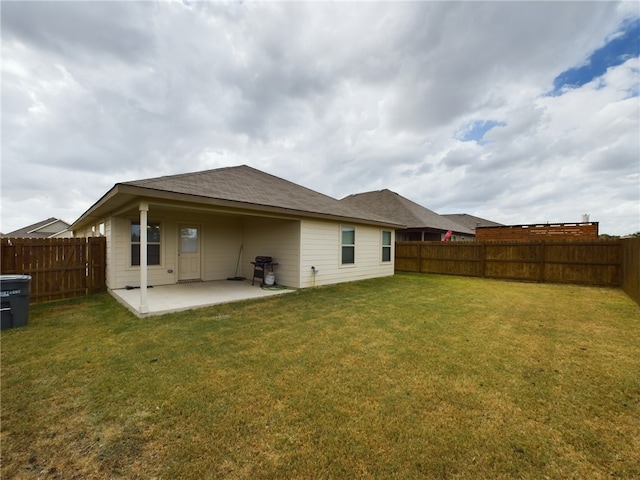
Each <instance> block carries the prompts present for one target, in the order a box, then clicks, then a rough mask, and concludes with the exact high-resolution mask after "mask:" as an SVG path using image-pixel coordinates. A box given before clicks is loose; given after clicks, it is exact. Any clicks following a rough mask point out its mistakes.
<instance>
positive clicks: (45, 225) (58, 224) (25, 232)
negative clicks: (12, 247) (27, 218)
mask: <svg viewBox="0 0 640 480" xmlns="http://www.w3.org/2000/svg"><path fill="white" fill-rule="evenodd" d="M3 236H4V237H10V238H70V237H73V232H72V231H71V230H69V224H68V223H67V222H65V221H63V220H60V219H58V218H54V217H51V218H47V219H46V220H42V221H41V222H38V223H34V224H33V225H29V226H28V227H24V228H19V229H18V230H14V231H13V232H9V233H5V234H4V235H3Z"/></svg>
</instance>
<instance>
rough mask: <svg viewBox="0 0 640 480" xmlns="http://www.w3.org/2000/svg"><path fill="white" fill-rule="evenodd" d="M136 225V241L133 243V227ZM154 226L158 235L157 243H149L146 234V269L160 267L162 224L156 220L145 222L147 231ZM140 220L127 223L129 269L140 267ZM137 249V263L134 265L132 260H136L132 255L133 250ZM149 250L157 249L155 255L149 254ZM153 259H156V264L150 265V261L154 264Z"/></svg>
mask: <svg viewBox="0 0 640 480" xmlns="http://www.w3.org/2000/svg"><path fill="white" fill-rule="evenodd" d="M134 225H137V226H138V241H134V239H133V237H134V234H133V226H134ZM154 226H157V229H158V235H157V238H158V240H157V241H150V240H149V235H148V233H147V267H157V266H161V265H162V222H160V221H158V220H150V221H148V222H147V230H148V229H149V228H153V227H154ZM139 235H140V220H131V222H129V265H130V266H131V267H139V266H140V238H139ZM135 247H137V250H138V254H137V261H138V263H134V259H135V258H136V256H135V255H134V253H133V249H134V248H135ZM150 249H154V250H155V249H157V254H154V253H152V252H150V251H149V250H150ZM155 258H157V263H151V261H154V262H155V260H154V259H155Z"/></svg>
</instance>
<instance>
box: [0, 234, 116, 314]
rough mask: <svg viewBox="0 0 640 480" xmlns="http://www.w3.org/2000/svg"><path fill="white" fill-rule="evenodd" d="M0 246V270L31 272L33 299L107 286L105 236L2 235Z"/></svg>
mask: <svg viewBox="0 0 640 480" xmlns="http://www.w3.org/2000/svg"><path fill="white" fill-rule="evenodd" d="M0 247H1V250H2V252H1V261H2V263H0V273H1V274H3V275H7V274H18V275H31V284H30V300H31V302H33V303H38V302H46V301H49V300H58V299H62V298H71V297H78V296H83V295H87V294H89V293H96V292H99V291H104V290H105V289H106V284H105V271H106V255H105V252H106V239H105V238H104V237H94V238H88V239H85V238H47V239H39V238H38V239H34V238H2V239H1V242H0ZM92 250H93V252H92Z"/></svg>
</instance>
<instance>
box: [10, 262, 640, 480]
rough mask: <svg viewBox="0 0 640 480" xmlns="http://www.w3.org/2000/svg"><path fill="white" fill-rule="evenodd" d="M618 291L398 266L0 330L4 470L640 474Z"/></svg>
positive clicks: (67, 311)
mask: <svg viewBox="0 0 640 480" xmlns="http://www.w3.org/2000/svg"><path fill="white" fill-rule="evenodd" d="M639 331H640V307H638V305H636V304H635V303H633V301H631V300H630V299H629V298H628V297H626V296H625V294H624V293H623V292H622V291H619V290H613V289H599V288H588V287H577V286H567V285H538V284H523V283H506V282H499V281H492V280H485V279H476V278H461V277H446V276H429V275H410V274H402V275H396V276H394V277H392V278H385V279H376V280H371V281H363V282H356V283H350V284H343V285H337V286H330V287H321V288H315V289H307V290H303V291H299V292H295V293H291V294H287V295H283V296H277V297H272V298H268V299H261V300H255V301H248V302H241V303H235V304H227V305H222V306H217V307H211V308H206V309H201V310H196V311H190V312H182V313H176V314H171V315H166V316H162V317H153V318H147V319H142V320H141V319H138V318H136V317H134V316H132V315H131V314H130V313H129V312H128V311H127V310H126V309H124V308H123V307H121V306H120V305H119V304H118V303H116V302H115V301H114V300H113V299H112V298H111V297H110V296H109V295H107V294H104V295H97V296H93V297H87V298H85V299H81V300H74V301H63V302H55V303H49V304H44V305H34V306H32V307H31V310H30V317H29V324H28V325H27V326H26V327H23V328H20V329H15V330H8V331H3V332H2V392H1V393H2V396H1V400H2V403H1V406H2V436H1V441H2V443H1V446H2V477H3V478H16V479H31V478H64V479H67V478H96V479H102V478H105V479H107V478H144V479H148V478H158V479H160V478H163V479H164V478H166V479H173V478H180V479H202V478H229V479H261V478H283V479H285V478H286V479H290V478H291V479H294V478H299V479H320V478H327V479H329V478H348V479H354V478H375V479H379V478H398V479H405V478H406V479H412V478H434V479H438V478H443V479H444V478H474V479H475V478H495V479H499V478H523V479H529V478H530V479H539V478H562V479H571V478H575V479H578V478H580V479H583V478H595V479H598V478H639V477H640V375H639V373H640V342H639V341H638V332H639Z"/></svg>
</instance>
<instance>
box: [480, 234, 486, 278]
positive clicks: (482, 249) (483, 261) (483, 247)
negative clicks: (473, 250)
mask: <svg viewBox="0 0 640 480" xmlns="http://www.w3.org/2000/svg"><path fill="white" fill-rule="evenodd" d="M486 247H487V245H486V244H485V242H481V243H480V277H481V278H484V275H485V267H486V259H487V248H486Z"/></svg>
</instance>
